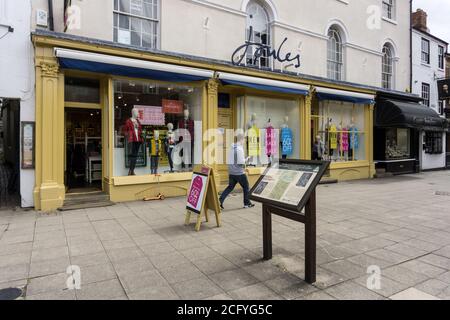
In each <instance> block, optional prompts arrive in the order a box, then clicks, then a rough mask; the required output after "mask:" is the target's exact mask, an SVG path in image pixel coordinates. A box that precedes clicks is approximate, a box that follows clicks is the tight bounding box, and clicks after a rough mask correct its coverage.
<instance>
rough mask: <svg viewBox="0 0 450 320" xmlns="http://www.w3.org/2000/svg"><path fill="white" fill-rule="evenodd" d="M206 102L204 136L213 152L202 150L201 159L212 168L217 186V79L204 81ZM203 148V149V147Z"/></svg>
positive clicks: (218, 183) (218, 177) (218, 180)
mask: <svg viewBox="0 0 450 320" xmlns="http://www.w3.org/2000/svg"><path fill="white" fill-rule="evenodd" d="M206 92H207V103H206V110H205V112H204V115H205V117H204V119H203V121H206V124H205V125H204V128H205V129H206V132H207V133H206V135H205V136H204V138H205V142H207V143H206V145H207V148H208V150H214V152H212V154H211V152H204V157H206V159H203V161H204V162H206V163H207V164H208V165H209V166H211V167H212V168H213V169H214V178H215V180H216V184H217V186H216V187H217V188H218V187H219V185H220V175H219V171H218V163H217V161H218V155H219V152H221V150H218V130H217V129H218V126H219V98H218V94H219V81H218V80H217V79H215V78H214V79H209V80H208V81H207V83H206ZM204 145H205V144H204ZM204 150H205V149H204Z"/></svg>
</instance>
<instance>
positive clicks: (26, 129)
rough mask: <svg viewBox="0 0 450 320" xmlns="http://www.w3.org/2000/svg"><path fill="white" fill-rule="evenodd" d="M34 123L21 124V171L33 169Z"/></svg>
mask: <svg viewBox="0 0 450 320" xmlns="http://www.w3.org/2000/svg"><path fill="white" fill-rule="evenodd" d="M34 132H35V131H34V122H22V169H34Z"/></svg>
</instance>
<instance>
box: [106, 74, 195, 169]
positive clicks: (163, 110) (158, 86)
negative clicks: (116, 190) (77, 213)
mask: <svg viewBox="0 0 450 320" xmlns="http://www.w3.org/2000/svg"><path fill="white" fill-rule="evenodd" d="M201 106H202V90H201V88H200V87H195V86H189V85H172V84H162V83H159V82H151V81H148V82H147V81H132V80H122V79H118V80H114V106H113V108H114V176H116V177H120V176H134V175H149V174H172V173H176V172H190V171H192V169H193V166H194V164H198V163H201V162H202V121H201V120H202V119H201V114H202V107H201Z"/></svg>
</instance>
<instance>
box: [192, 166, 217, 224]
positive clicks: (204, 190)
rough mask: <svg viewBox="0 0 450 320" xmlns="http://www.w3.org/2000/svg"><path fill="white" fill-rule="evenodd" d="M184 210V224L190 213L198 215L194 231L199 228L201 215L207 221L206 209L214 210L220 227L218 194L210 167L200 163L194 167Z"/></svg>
mask: <svg viewBox="0 0 450 320" xmlns="http://www.w3.org/2000/svg"><path fill="white" fill-rule="evenodd" d="M186 210H187V213H186V221H185V224H186V225H188V224H189V223H190V220H191V214H192V213H195V214H197V215H198V217H197V224H196V227H195V230H196V231H199V230H200V227H201V223H202V218H203V216H205V218H206V222H209V214H208V210H213V211H214V212H215V215H216V222H217V227H220V206H219V196H218V193H217V188H216V183H215V179H214V172H213V169H212V168H210V167H208V166H202V165H201V166H196V167H195V168H194V172H193V174H192V180H191V184H190V187H189V189H188V192H187V199H186Z"/></svg>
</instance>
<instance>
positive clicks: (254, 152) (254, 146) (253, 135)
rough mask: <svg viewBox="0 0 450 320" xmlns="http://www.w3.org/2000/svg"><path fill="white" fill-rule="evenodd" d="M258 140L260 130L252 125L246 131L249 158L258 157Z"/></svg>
mask: <svg viewBox="0 0 450 320" xmlns="http://www.w3.org/2000/svg"><path fill="white" fill-rule="evenodd" d="M259 138H260V130H259V128H258V127H256V125H253V126H252V127H251V128H250V129H249V130H248V155H249V156H250V157H258V156H259V155H260V148H259V140H260V139H259Z"/></svg>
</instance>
